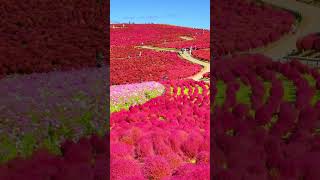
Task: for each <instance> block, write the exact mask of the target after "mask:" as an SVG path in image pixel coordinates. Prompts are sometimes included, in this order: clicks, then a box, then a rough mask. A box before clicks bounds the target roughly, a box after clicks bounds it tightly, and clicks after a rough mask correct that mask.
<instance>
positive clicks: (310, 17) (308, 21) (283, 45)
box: [250, 0, 320, 59]
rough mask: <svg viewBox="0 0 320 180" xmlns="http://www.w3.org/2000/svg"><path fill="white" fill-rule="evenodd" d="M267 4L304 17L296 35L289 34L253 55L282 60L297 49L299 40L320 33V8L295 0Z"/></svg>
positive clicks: (280, 0) (271, 0) (255, 50)
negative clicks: (260, 54) (257, 54)
mask: <svg viewBox="0 0 320 180" xmlns="http://www.w3.org/2000/svg"><path fill="white" fill-rule="evenodd" d="M263 1H264V2H265V3H268V4H272V5H275V6H278V7H282V8H286V9H289V10H292V11H295V12H299V13H300V14H301V16H302V21H301V22H300V24H299V26H298V28H297V31H296V33H294V34H287V35H285V36H284V37H282V38H281V39H280V40H279V41H277V42H274V43H271V44H269V45H268V46H266V47H263V48H258V49H254V50H252V51H250V52H251V53H262V54H265V55H266V56H269V57H271V58H273V59H280V58H282V57H284V56H286V55H287V54H288V53H289V52H291V51H292V50H294V49H296V42H297V40H298V38H300V37H302V36H304V35H307V34H309V33H313V32H320V24H319V17H320V8H319V7H315V6H310V5H308V4H305V3H302V2H297V1H294V0H263Z"/></svg>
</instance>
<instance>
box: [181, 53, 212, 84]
mask: <svg viewBox="0 0 320 180" xmlns="http://www.w3.org/2000/svg"><path fill="white" fill-rule="evenodd" d="M179 55H180V56H181V57H182V58H183V59H186V60H188V61H190V62H192V63H195V64H199V65H201V66H202V67H203V68H202V70H201V71H200V72H198V73H197V74H195V75H193V76H191V77H189V78H191V79H193V80H196V81H199V80H200V79H201V78H202V76H203V75H204V74H205V73H207V72H210V63H209V62H204V61H201V60H199V59H196V58H194V57H192V56H191V55H190V54H189V53H188V52H186V51H185V52H179Z"/></svg>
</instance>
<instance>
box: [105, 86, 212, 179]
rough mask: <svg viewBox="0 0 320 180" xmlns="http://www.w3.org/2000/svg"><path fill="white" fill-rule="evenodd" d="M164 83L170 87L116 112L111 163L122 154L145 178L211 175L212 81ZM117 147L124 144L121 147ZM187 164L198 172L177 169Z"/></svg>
mask: <svg viewBox="0 0 320 180" xmlns="http://www.w3.org/2000/svg"><path fill="white" fill-rule="evenodd" d="M162 84H164V86H165V88H166V91H165V94H163V95H162V96H159V97H156V98H154V99H151V100H150V101H148V102H147V103H145V104H142V105H136V106H132V107H130V108H129V110H128V111H126V110H122V111H120V112H115V113H112V115H111V118H110V125H111V127H112V129H111V134H110V135H111V150H112V151H113V152H111V153H114V155H112V154H111V161H116V160H117V159H118V158H119V156H117V155H118V154H122V155H123V157H124V159H126V160H128V161H130V162H131V161H135V162H139V165H136V166H137V168H140V171H141V172H142V173H143V177H144V179H195V178H196V177H197V176H198V177H199V175H201V176H203V177H204V179H206V178H209V176H208V175H209V172H210V170H209V167H210V165H209V158H210V155H209V154H210V152H209V150H210V148H209V144H210V138H209V127H210V124H209V123H210V122H209V118H210V112H209V104H210V98H209V96H210V92H209V84H206V83H204V82H196V81H193V80H179V81H164V82H162ZM119 144H122V145H121V146H120V145H119ZM124 144H125V145H124ZM119 147H125V148H121V149H119V150H118V151H117V149H118V148H119ZM129 147H130V148H129ZM128 148H129V149H130V150H128ZM132 152H133V153H132ZM186 164H189V165H190V167H193V169H194V170H193V171H191V172H185V173H182V172H178V171H182V170H179V169H181V168H182V167H183V166H185V165H186ZM112 168H113V167H112V166H111V169H112ZM198 170H199V171H201V173H200V174H198V172H196V171H198ZM129 175H130V176H131V174H130V173H126V174H119V175H118V177H117V178H119V179H121V178H124V177H127V176H129ZM134 176H137V175H134ZM139 178H140V176H139Z"/></svg>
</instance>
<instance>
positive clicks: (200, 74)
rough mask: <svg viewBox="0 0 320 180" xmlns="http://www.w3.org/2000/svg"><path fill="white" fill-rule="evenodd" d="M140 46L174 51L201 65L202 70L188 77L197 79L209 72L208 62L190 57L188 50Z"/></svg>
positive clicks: (147, 47) (155, 49)
mask: <svg viewBox="0 0 320 180" xmlns="http://www.w3.org/2000/svg"><path fill="white" fill-rule="evenodd" d="M140 48H144V49H150V50H154V51H167V52H176V53H178V54H179V56H180V57H181V58H183V59H185V60H187V61H189V62H192V63H194V64H199V65H200V66H202V67H203V68H202V70H201V71H200V72H198V73H197V74H195V75H193V76H191V77H189V79H193V80H196V81H199V80H200V79H201V78H202V76H203V75H204V74H205V73H207V72H210V63H209V62H205V61H201V60H199V59H196V58H194V57H192V56H191V55H190V54H189V53H188V52H186V51H184V52H182V51H180V50H177V49H173V48H160V47H153V46H140Z"/></svg>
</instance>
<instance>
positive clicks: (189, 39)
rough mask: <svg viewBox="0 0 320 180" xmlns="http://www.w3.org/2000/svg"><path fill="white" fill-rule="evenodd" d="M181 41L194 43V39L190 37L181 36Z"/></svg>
mask: <svg viewBox="0 0 320 180" xmlns="http://www.w3.org/2000/svg"><path fill="white" fill-rule="evenodd" d="M180 38H181V39H183V40H186V41H192V40H193V38H192V37H188V36H180Z"/></svg>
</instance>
